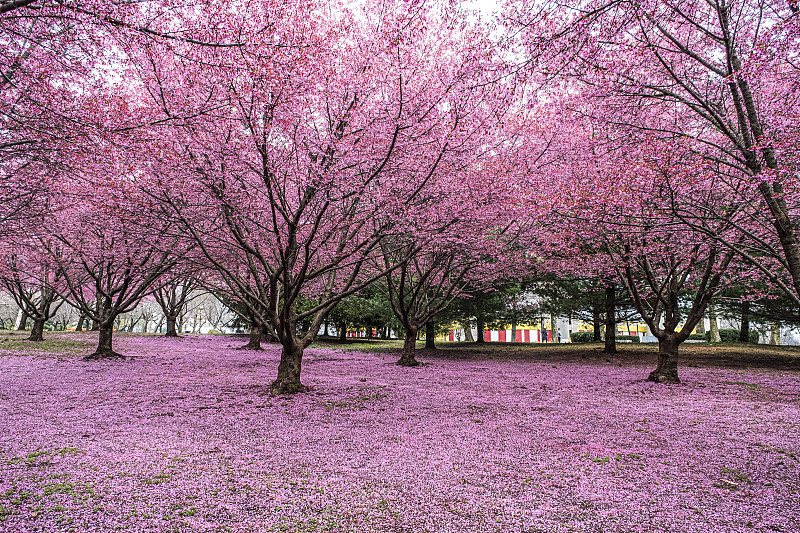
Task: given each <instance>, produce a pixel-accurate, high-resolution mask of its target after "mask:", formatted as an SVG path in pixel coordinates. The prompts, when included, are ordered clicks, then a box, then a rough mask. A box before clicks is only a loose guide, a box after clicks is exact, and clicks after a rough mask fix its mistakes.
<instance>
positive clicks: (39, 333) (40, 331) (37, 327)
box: [28, 318, 44, 342]
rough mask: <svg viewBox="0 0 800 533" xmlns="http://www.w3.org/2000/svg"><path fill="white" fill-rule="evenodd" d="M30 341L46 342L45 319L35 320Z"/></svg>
mask: <svg viewBox="0 0 800 533" xmlns="http://www.w3.org/2000/svg"><path fill="white" fill-rule="evenodd" d="M28 340H29V341H34V342H41V341H43V340H44V318H34V319H33V329H31V334H30V336H29V337H28Z"/></svg>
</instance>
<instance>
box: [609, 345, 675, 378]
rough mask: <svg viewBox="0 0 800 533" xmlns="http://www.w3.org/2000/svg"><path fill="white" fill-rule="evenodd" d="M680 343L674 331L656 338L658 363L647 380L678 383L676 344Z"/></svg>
mask: <svg viewBox="0 0 800 533" xmlns="http://www.w3.org/2000/svg"><path fill="white" fill-rule="evenodd" d="M606 338H608V335H606ZM680 343H681V341H680V340H679V339H678V336H677V335H675V334H674V333H668V334H665V335H664V338H663V339H659V340H658V364H657V365H656V369H655V370H653V371H652V372H651V373H650V376H649V377H648V378H647V379H648V381H655V382H656V383H665V382H666V383H680V379H678V345H680Z"/></svg>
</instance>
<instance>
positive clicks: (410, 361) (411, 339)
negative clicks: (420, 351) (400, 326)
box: [397, 326, 419, 366]
mask: <svg viewBox="0 0 800 533" xmlns="http://www.w3.org/2000/svg"><path fill="white" fill-rule="evenodd" d="M417 331H418V330H417V329H416V328H414V327H413V326H412V327H409V328H406V336H405V341H404V342H403V353H402V355H401V356H400V360H399V361H397V364H398V365H400V366H417V365H419V361H417V360H416V358H415V353H416V351H417Z"/></svg>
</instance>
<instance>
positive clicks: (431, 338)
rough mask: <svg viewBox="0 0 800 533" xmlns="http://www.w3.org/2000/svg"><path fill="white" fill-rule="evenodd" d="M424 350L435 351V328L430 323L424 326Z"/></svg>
mask: <svg viewBox="0 0 800 533" xmlns="http://www.w3.org/2000/svg"><path fill="white" fill-rule="evenodd" d="M425 348H429V349H431V350H435V349H436V327H435V325H434V323H433V322H430V321H429V322H428V323H427V324H425Z"/></svg>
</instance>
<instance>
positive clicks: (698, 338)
mask: <svg viewBox="0 0 800 533" xmlns="http://www.w3.org/2000/svg"><path fill="white" fill-rule="evenodd" d="M688 340H690V341H707V340H708V333H706V334H705V335H704V334H702V333H692V334H691V335H689V339H688Z"/></svg>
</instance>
